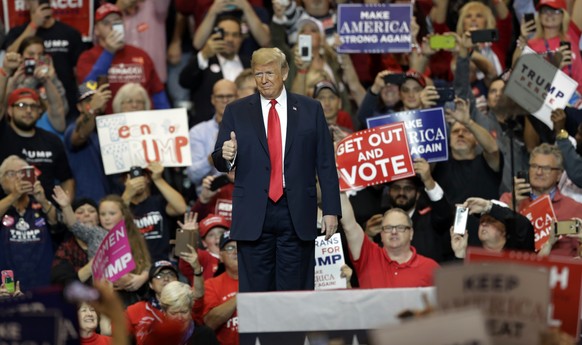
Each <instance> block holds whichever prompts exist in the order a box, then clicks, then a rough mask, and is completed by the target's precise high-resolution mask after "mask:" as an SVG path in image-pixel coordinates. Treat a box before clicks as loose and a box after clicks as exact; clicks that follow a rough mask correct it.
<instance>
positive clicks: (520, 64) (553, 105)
mask: <svg viewBox="0 0 582 345" xmlns="http://www.w3.org/2000/svg"><path fill="white" fill-rule="evenodd" d="M577 87H578V83H577V82H576V81H575V80H574V79H572V78H570V77H569V76H568V75H567V74H566V73H564V72H562V71H561V70H559V69H557V68H556V67H554V65H552V64H551V63H549V62H548V61H546V60H544V59H543V58H542V57H541V56H539V55H538V54H537V53H536V52H534V51H533V50H532V49H531V48H528V47H527V46H526V47H525V49H524V51H523V53H522V55H521V57H520V58H519V60H517V63H516V65H515V67H514V68H513V71H512V72H511V77H510V78H509V80H508V81H507V85H506V86H505V94H506V95H507V96H509V97H510V98H511V99H512V100H514V101H515V102H516V103H517V104H519V105H520V106H521V107H522V108H524V109H525V110H526V111H528V112H529V113H530V114H532V115H533V116H535V117H536V118H538V119H539V120H540V121H542V122H543V123H544V124H546V125H547V126H548V127H550V129H553V128H554V123H553V122H552V120H551V119H550V116H551V114H552V110H555V109H558V108H564V107H565V106H566V105H568V101H569V100H570V98H572V95H573V94H574V92H575V91H576V88H577Z"/></svg>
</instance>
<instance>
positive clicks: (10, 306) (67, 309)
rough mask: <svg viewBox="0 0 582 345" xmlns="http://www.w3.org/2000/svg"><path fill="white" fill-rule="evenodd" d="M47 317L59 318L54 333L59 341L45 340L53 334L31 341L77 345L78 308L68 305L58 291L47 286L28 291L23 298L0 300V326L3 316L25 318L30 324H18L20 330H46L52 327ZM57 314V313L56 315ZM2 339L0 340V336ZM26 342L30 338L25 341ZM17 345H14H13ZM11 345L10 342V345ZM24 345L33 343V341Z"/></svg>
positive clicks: (44, 334) (36, 337) (39, 334)
mask: <svg viewBox="0 0 582 345" xmlns="http://www.w3.org/2000/svg"><path fill="white" fill-rule="evenodd" d="M51 312H52V313H53V314H50V315H58V316H59V317H58V320H59V322H58V325H57V331H56V333H55V334H57V335H58V336H59V337H58V339H59V342H58V343H54V342H52V341H49V339H48V338H50V337H51V336H52V333H51V332H52V331H51V332H48V333H44V332H43V333H38V334H35V335H34V336H35V338H30V339H41V338H42V339H44V340H46V342H44V343H43V342H38V344H51V345H52V344H64V345H78V344H79V333H78V329H79V320H78V317H77V307H76V306H75V305H74V304H71V303H69V302H67V301H66V300H65V299H64V297H63V292H62V289H61V288H58V287H46V288H39V289H37V290H32V291H27V292H26V293H25V294H24V296H20V297H17V298H6V299H2V298H0V315H2V317H3V318H2V319H0V324H3V323H4V322H5V321H4V320H6V318H5V317H7V318H8V319H9V318H13V319H14V318H18V319H19V320H21V319H28V318H31V320H33V321H30V322H28V321H25V322H24V323H22V322H21V323H20V324H21V325H23V327H29V326H30V325H33V324H34V325H36V327H37V329H41V328H42V329H43V330H44V329H46V330H47V331H48V330H49V328H50V329H52V327H53V319H52V318H50V317H46V315H49V313H51ZM55 312H56V313H55ZM0 339H2V337H0ZM27 339H29V338H27ZM0 343H2V342H1V341H0ZM16 343H17V342H15V344H16ZM10 344H11V343H10ZM23 344H34V342H31V343H27V342H23Z"/></svg>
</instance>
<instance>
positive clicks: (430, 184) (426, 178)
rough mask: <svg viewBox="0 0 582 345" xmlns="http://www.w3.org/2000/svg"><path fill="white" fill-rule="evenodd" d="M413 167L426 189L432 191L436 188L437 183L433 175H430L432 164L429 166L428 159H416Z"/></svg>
mask: <svg viewBox="0 0 582 345" xmlns="http://www.w3.org/2000/svg"><path fill="white" fill-rule="evenodd" d="M412 166H413V167H414V172H415V173H416V175H417V176H418V177H419V178H420V180H421V181H422V183H423V184H424V187H425V188H426V189H428V190H432V189H433V188H434V187H435V186H436V182H435V180H434V179H433V178H432V174H431V173H430V164H428V162H427V161H426V159H424V158H415V159H414V163H413V164H412Z"/></svg>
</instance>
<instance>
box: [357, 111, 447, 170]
mask: <svg viewBox="0 0 582 345" xmlns="http://www.w3.org/2000/svg"><path fill="white" fill-rule="evenodd" d="M396 122H404V126H405V127H406V135H407V137H408V146H409V148H410V155H411V156H412V158H413V159H414V158H417V157H422V158H424V159H426V160H427V161H428V162H429V163H432V162H440V161H446V160H448V159H449V145H448V139H447V125H446V123H445V113H444V111H443V108H433V109H423V110H411V111H402V112H399V113H393V114H387V115H381V116H376V117H371V118H369V119H368V120H367V123H368V128H372V127H378V126H382V125H386V124H391V123H396Z"/></svg>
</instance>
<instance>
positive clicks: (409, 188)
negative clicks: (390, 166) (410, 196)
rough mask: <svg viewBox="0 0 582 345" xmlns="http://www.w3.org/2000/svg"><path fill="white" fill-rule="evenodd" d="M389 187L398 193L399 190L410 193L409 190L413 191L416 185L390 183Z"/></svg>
mask: <svg viewBox="0 0 582 345" xmlns="http://www.w3.org/2000/svg"><path fill="white" fill-rule="evenodd" d="M390 189H391V190H393V191H395V192H396V193H400V192H401V191H404V193H411V192H414V191H415V190H416V187H414V186H398V185H392V186H390Z"/></svg>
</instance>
